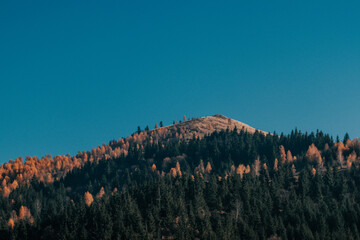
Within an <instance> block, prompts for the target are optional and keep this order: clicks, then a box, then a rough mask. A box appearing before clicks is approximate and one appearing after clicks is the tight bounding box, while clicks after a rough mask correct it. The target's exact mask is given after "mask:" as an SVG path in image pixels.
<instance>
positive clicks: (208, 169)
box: [206, 162, 212, 173]
mask: <svg viewBox="0 0 360 240" xmlns="http://www.w3.org/2000/svg"><path fill="white" fill-rule="evenodd" d="M211 170H212V167H211V164H210V162H208V163H207V165H206V171H207V172H208V173H210V172H211Z"/></svg>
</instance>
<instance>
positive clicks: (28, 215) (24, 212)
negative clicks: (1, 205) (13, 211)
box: [18, 206, 32, 220]
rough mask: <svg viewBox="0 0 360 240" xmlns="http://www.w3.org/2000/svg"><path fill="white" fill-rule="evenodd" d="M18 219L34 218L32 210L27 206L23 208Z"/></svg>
mask: <svg viewBox="0 0 360 240" xmlns="http://www.w3.org/2000/svg"><path fill="white" fill-rule="evenodd" d="M18 218H19V220H25V219H28V220H30V219H31V218H32V216H31V213H30V210H29V209H28V208H27V207H25V206H21V207H20V210H19V217H18Z"/></svg>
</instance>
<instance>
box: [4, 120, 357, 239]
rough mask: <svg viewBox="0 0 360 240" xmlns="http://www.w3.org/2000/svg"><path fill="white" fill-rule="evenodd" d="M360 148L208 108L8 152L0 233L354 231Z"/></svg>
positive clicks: (213, 235)
mask: <svg viewBox="0 0 360 240" xmlns="http://www.w3.org/2000/svg"><path fill="white" fill-rule="evenodd" d="M235 127H236V129H237V131H235ZM227 129H229V130H227ZM241 130H243V131H241ZM194 136H195V137H194ZM359 155H360V143H359V141H358V140H357V139H354V140H350V139H349V138H348V135H346V136H345V137H344V140H343V142H341V141H334V139H333V138H332V137H331V136H330V135H328V134H325V133H323V132H321V131H318V132H316V133H310V134H308V133H305V134H304V133H301V132H300V131H298V130H294V131H292V133H291V134H289V135H281V136H278V135H275V134H267V133H266V132H263V131H256V129H254V128H252V127H250V126H248V125H245V124H243V123H241V122H238V121H235V120H232V119H229V118H226V117H224V116H221V115H215V116H211V117H203V118H198V119H192V120H189V121H184V122H181V123H177V124H174V125H171V126H166V127H160V128H156V129H153V130H144V131H139V132H136V133H134V134H132V135H131V136H129V137H126V138H120V139H119V140H117V141H111V142H110V143H109V144H103V145H102V146H99V147H97V148H94V149H92V150H91V151H83V152H79V153H78V154H77V155H76V156H70V155H67V156H54V157H52V156H45V157H42V158H37V157H27V158H26V159H25V161H23V160H22V159H21V158H18V159H16V160H15V161H10V162H9V163H6V164H3V165H2V167H1V168H0V180H1V189H0V190H1V193H2V194H1V195H2V196H0V236H1V239H76V240H81V239H109V240H110V239H359V238H360V235H359V229H360V202H359V201H358V200H359V199H360V158H359V157H358V156H359Z"/></svg>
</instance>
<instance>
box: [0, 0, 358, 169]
mask: <svg viewBox="0 0 360 240" xmlns="http://www.w3.org/2000/svg"><path fill="white" fill-rule="evenodd" d="M359 12H360V2H359V1H350V0H349V1H329V0H327V1H289V0H282V1H265V0H264V1H256V0H252V1H225V2H224V1H210V0H208V1H169V0H166V1H135V0H131V1H89V0H87V1H48V0H46V1H10V0H2V1H0V82H1V87H0V162H5V161H8V160H9V159H15V158H16V157H18V156H21V155H22V156H26V155H30V156H34V155H37V156H42V155H44V154H47V153H49V154H52V155H55V154H67V153H70V154H75V153H76V152H77V151H82V150H90V149H91V148H93V147H96V146H98V145H100V144H102V143H103V142H105V143H108V142H109V140H112V139H118V138H119V137H124V136H127V135H129V134H131V133H132V132H134V131H135V130H136V128H137V126H138V125H140V126H141V127H142V128H144V127H145V126H146V125H149V126H150V127H153V126H154V124H155V122H159V121H163V122H164V124H166V125H167V124H171V123H172V121H173V120H179V119H181V118H182V116H183V115H184V114H185V115H187V116H188V117H196V116H204V115H213V114H216V113H220V114H224V115H226V116H228V117H231V118H234V119H237V120H240V121H242V122H245V123H248V124H250V125H252V126H254V127H256V128H260V129H262V130H265V131H271V132H273V131H276V132H285V133H289V132H290V131H291V129H294V128H295V127H298V128H299V129H300V130H302V131H312V130H316V129H321V130H323V131H325V132H328V133H330V134H332V135H333V136H336V135H340V137H341V138H342V137H343V136H344V134H345V132H349V134H350V137H351V138H354V137H357V136H360V124H359V122H360V110H359V109H360V108H359V103H360V30H359V29H360V14H359Z"/></svg>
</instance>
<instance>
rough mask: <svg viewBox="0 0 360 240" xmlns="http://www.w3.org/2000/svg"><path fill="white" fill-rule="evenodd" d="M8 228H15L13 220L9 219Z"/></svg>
mask: <svg viewBox="0 0 360 240" xmlns="http://www.w3.org/2000/svg"><path fill="white" fill-rule="evenodd" d="M8 226H9V227H11V228H14V226H15V222H14V219H12V218H10V219H9V221H8Z"/></svg>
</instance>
